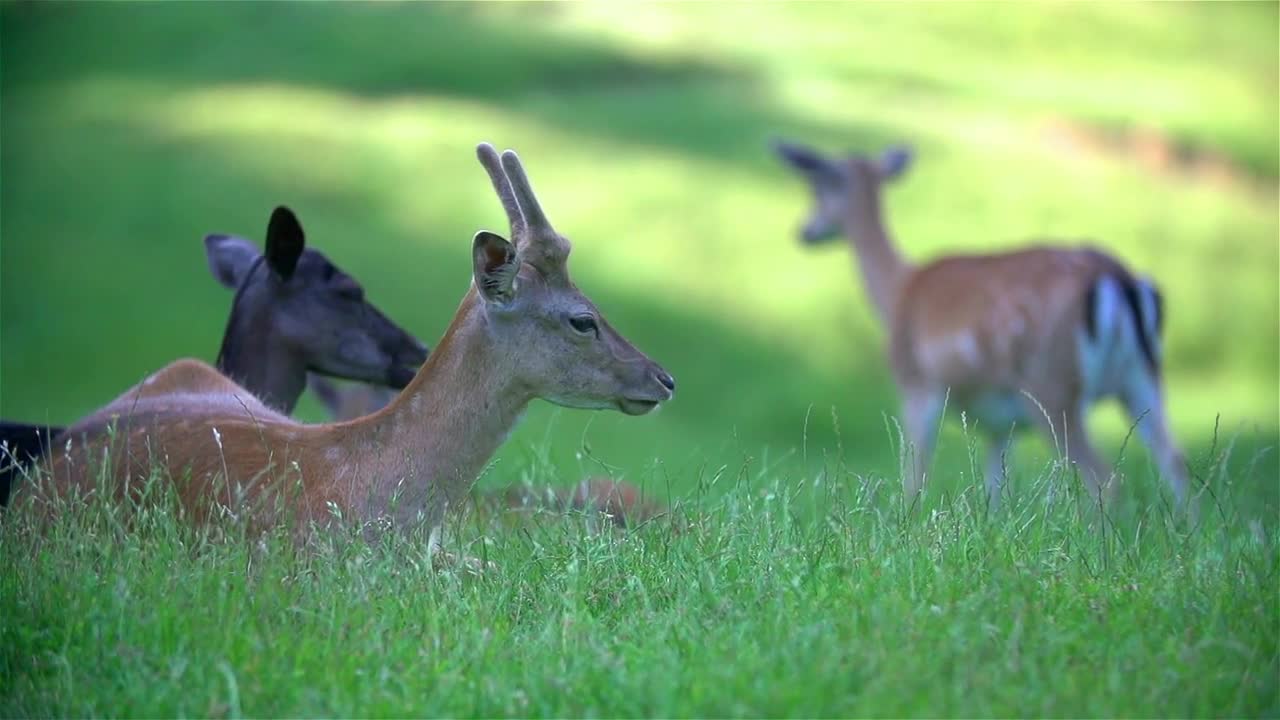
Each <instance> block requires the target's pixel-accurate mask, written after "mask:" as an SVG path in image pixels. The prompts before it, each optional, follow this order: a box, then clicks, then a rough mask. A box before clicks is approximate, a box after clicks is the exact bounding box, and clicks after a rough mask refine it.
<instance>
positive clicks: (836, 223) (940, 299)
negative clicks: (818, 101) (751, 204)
mask: <svg viewBox="0 0 1280 720" xmlns="http://www.w3.org/2000/svg"><path fill="white" fill-rule="evenodd" d="M775 149H776V151H777V152H778V154H779V155H780V156H781V157H782V159H783V160H785V161H786V162H787V163H788V164H789V165H790V166H791V167H792V168H793V169H794V170H796V171H797V172H798V173H799V174H800V175H801V176H802V177H803V178H804V179H805V180H806V181H807V182H808V184H809V187H810V189H811V190H812V192H813V195H814V199H815V209H814V211H813V213H812V215H811V216H810V217H809V219H808V221H807V222H806V223H805V225H804V226H803V229H802V230H801V233H800V236H801V239H802V240H803V241H804V242H805V243H807V244H818V243H821V242H824V241H828V240H831V239H833V238H835V237H838V236H839V235H840V234H842V233H843V234H844V235H845V237H847V238H848V240H849V242H850V244H851V245H852V247H853V252H854V254H855V255H856V256H857V263H858V267H859V269H860V270H861V274H862V278H863V282H864V283H865V285H866V289H867V292H868V294H869V295H870V297H871V302H872V304H873V305H874V307H875V309H876V313H877V315H878V316H879V318H880V320H881V322H883V323H884V325H885V326H886V328H887V330H888V333H889V362H890V365H891V368H892V371H893V376H894V379H895V381H896V382H897V384H898V387H899V390H900V392H901V395H902V414H903V420H904V426H905V432H906V437H907V440H908V441H910V443H911V444H912V445H913V446H914V452H904V459H905V462H904V467H903V483H904V486H905V491H906V496H907V500H908V502H910V501H911V500H913V499H914V497H915V496H916V494H917V493H918V492H919V490H920V488H921V487H922V485H923V483H924V481H925V474H926V473H925V468H926V466H927V463H928V460H929V458H930V456H931V455H932V453H933V446H934V442H935V436H936V433H937V429H938V424H939V420H940V419H941V417H940V416H941V414H942V412H943V409H944V405H948V404H949V405H951V406H953V407H956V408H959V409H961V410H963V411H964V412H965V413H966V414H967V416H968V417H970V418H973V419H974V420H976V421H977V423H978V427H979V429H980V431H981V432H982V433H983V434H985V436H986V438H987V460H986V473H985V474H986V486H987V491H988V494H989V496H990V498H991V500H992V502H998V501H999V499H1000V492H1001V486H1002V483H1003V478H1004V466H1003V454H1004V449H1005V447H1007V444H1008V443H1009V442H1010V441H1011V439H1012V433H1013V431H1014V430H1015V428H1019V427H1023V426H1026V425H1031V426H1035V427H1038V428H1040V429H1041V430H1042V431H1043V432H1044V433H1045V434H1046V435H1048V436H1050V438H1051V440H1055V441H1056V444H1057V446H1058V448H1059V450H1060V451H1061V452H1062V453H1063V454H1064V455H1065V456H1066V457H1067V458H1068V459H1069V460H1071V461H1074V462H1075V463H1077V464H1078V466H1080V469H1081V471H1082V472H1081V475H1082V477H1083V479H1084V481H1085V483H1086V486H1087V487H1088V489H1089V490H1090V491H1091V492H1092V493H1093V494H1094V496H1095V497H1097V498H1100V499H1101V498H1102V497H1105V494H1106V493H1108V492H1109V490H1110V487H1111V483H1110V479H1111V478H1110V467H1109V466H1108V464H1107V463H1105V462H1104V461H1103V460H1102V459H1101V458H1100V457H1099V456H1098V454H1097V452H1095V451H1094V449H1093V445H1092V443H1090V441H1089V438H1088V435H1087V434H1086V430H1085V415H1086V412H1087V411H1088V409H1089V407H1090V406H1091V405H1092V404H1093V403H1095V402H1096V401H1098V400H1100V399H1103V398H1107V397H1118V398H1119V399H1120V400H1121V402H1123V403H1124V406H1125V408H1126V409H1127V411H1128V412H1129V414H1130V416H1131V417H1132V418H1133V419H1134V420H1135V422H1137V423H1138V429H1139V432H1140V433H1141V436H1142V438H1143V439H1144V441H1145V442H1146V444H1147V445H1148V446H1149V447H1150V448H1151V450H1152V451H1153V454H1154V455H1155V458H1156V461H1157V463H1158V464H1159V466H1160V469H1161V472H1162V473H1163V474H1164V476H1165V478H1166V480H1167V482H1168V483H1169V486H1170V488H1171V489H1172V490H1173V493H1174V495H1175V496H1176V498H1177V500H1178V501H1179V503H1182V502H1183V501H1184V500H1186V496H1187V469H1186V464H1185V461H1184V459H1183V455H1182V452H1181V451H1180V450H1179V449H1178V447H1177V446H1176V445H1175V443H1174V441H1173V439H1172V438H1171V436H1170V433H1169V425H1168V419H1167V417H1166V414H1165V405H1164V398H1163V391H1162V388H1161V378H1160V355H1161V348H1160V329H1161V319H1162V318H1161V312H1162V308H1161V301H1160V295H1159V293H1158V292H1157V290H1156V288H1155V286H1154V285H1153V284H1152V283H1151V282H1149V281H1146V280H1140V279H1138V278H1135V277H1134V276H1133V275H1132V274H1130V272H1129V271H1128V270H1127V269H1126V268H1125V267H1124V266H1123V265H1122V264H1121V263H1120V262H1119V261H1118V260H1116V259H1115V258H1113V257H1111V256H1109V255H1107V254H1105V253H1103V252H1100V251H1098V250H1095V249H1093V248H1089V247H1080V248H1068V247H1053V246H1042V247H1033V248H1028V249H1024V250H1017V251H1013V252H1007V253H1000V254H991V255H971V256H959V255H955V256H949V257H943V258H939V259H937V260H934V261H932V262H929V263H926V264H923V265H913V264H911V263H910V262H908V261H907V260H905V259H904V258H903V257H902V256H901V255H900V254H899V252H898V250H897V248H896V247H895V245H894V243H893V240H892V238H891V236H890V234H889V231H888V229H887V228H886V226H885V222H884V218H883V209H882V204H881V200H880V193H881V186H882V185H883V184H884V183H885V182H886V181H889V180H891V179H893V178H895V177H897V176H899V175H900V174H902V172H903V171H904V170H905V169H906V167H907V165H908V164H909V162H910V159H911V155H910V152H909V151H908V150H907V149H905V148H892V149H890V150H888V151H886V152H884V153H883V154H882V155H881V156H879V157H866V156H862V155H850V156H847V157H843V158H835V159H833V158H828V157H824V156H823V155H822V154H820V153H819V152H817V151H816V150H813V149H811V148H807V147H803V146H801V145H797V144H794V143H788V142H778V143H776V146H775Z"/></svg>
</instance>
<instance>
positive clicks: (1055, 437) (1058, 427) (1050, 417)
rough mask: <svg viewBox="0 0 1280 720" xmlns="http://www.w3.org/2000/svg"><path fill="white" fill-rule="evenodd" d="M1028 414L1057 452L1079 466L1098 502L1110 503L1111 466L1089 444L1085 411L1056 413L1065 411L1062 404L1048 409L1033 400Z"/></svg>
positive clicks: (1079, 409)
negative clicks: (1108, 498)
mask: <svg viewBox="0 0 1280 720" xmlns="http://www.w3.org/2000/svg"><path fill="white" fill-rule="evenodd" d="M1028 403H1029V404H1028V406H1027V413H1028V415H1029V416H1030V417H1032V418H1034V419H1035V422H1036V424H1037V425H1038V426H1039V427H1040V431H1041V432H1042V433H1044V437H1045V440H1047V441H1048V442H1049V445H1050V446H1052V447H1053V448H1054V451H1055V452H1056V453H1057V454H1058V455H1059V456H1060V457H1061V458H1062V459H1064V460H1066V461H1067V462H1068V463H1073V464H1075V466H1076V468H1077V469H1078V470H1079V473H1080V479H1081V480H1082V481H1084V486H1085V488H1086V489H1087V490H1088V491H1089V494H1090V496H1091V497H1092V498H1093V500H1094V501H1095V502H1097V501H1099V500H1104V501H1105V499H1106V493H1107V491H1108V486H1109V485H1110V484H1111V482H1110V481H1111V466H1110V465H1108V464H1107V463H1106V462H1104V461H1103V460H1102V458H1101V457H1099V456H1098V453H1097V451H1095V450H1094V449H1093V443H1091V442H1090V441H1089V433H1088V430H1087V429H1086V428H1085V425H1084V416H1085V413H1084V408H1083V407H1079V408H1075V409H1069V410H1055V409H1050V408H1059V407H1062V405H1060V404H1059V403H1050V404H1049V405H1048V407H1046V406H1044V405H1041V404H1039V403H1036V402H1035V401H1034V400H1031V399H1029V400H1028Z"/></svg>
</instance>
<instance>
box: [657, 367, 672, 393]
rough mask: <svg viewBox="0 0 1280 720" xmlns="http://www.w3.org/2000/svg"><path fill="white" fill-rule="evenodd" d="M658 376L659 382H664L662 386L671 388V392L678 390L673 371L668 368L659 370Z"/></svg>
mask: <svg viewBox="0 0 1280 720" xmlns="http://www.w3.org/2000/svg"><path fill="white" fill-rule="evenodd" d="M657 376H658V382H660V383H662V387H664V388H666V389H668V390H670V391H671V392H675V391H676V379H675V378H673V377H671V373H669V372H667V371H666V370H659V371H658V372H657Z"/></svg>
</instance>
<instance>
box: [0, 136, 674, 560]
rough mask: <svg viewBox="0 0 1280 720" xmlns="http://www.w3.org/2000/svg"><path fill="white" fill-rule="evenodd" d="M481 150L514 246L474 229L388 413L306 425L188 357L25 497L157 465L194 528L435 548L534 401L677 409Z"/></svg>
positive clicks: (123, 401) (130, 486)
mask: <svg viewBox="0 0 1280 720" xmlns="http://www.w3.org/2000/svg"><path fill="white" fill-rule="evenodd" d="M477 154H478V156H479V158H480V161H481V164H482V165H483V166H484V168H485V169H486V171H487V172H488V174H489V177H490V180H491V181H492V183H493V187H494V189H495V191H496V192H497V194H498V197H499V199H500V200H501V201H502V205H503V207H504V209H505V210H506V213H507V217H508V220H509V222H510V225H511V235H512V239H513V240H514V245H513V244H512V243H509V242H508V241H507V240H506V239H504V238H502V237H501V236H499V235H496V234H494V233H491V232H479V233H477V234H476V236H475V238H474V240H473V245H472V260H473V279H474V282H473V285H472V287H471V288H470V290H469V291H468V292H467V293H466V295H465V296H464V297H463V299H462V302H461V304H460V305H459V307H458V310H457V312H456V314H455V316H454V319H453V321H452V323H451V324H450V325H449V328H448V330H447V331H446V332H445V334H444V337H443V338H442V339H441V341H440V343H439V344H438V345H437V346H436V348H435V350H434V351H433V352H432V353H431V354H430V356H429V357H428V358H427V361H426V362H425V363H424V364H423V365H422V367H421V369H419V370H418V372H417V374H416V376H415V377H414V378H413V380H412V381H411V382H410V383H409V385H408V386H407V387H406V388H405V390H404V391H403V392H401V393H400V394H399V395H398V396H397V397H396V398H395V399H394V400H393V401H392V402H391V403H390V404H389V405H387V406H386V407H385V408H383V409H382V410H380V411H378V412H376V413H374V414H372V415H368V416H365V417H361V418H359V419H356V420H352V421H348V422H338V423H328V424H321V425H304V424H301V423H297V422H295V421H293V420H291V419H289V418H288V417H287V416H285V415H283V414H281V413H279V412H277V411H275V410H273V409H271V408H270V407H268V406H267V405H265V404H264V403H262V402H261V401H259V400H258V399H257V398H254V397H253V396H252V395H249V394H247V393H245V392H244V391H243V390H242V389H240V388H239V386H237V385H236V384H235V383H234V382H232V381H231V380H229V379H227V378H226V377H225V376H223V375H221V374H220V373H218V372H217V371H216V370H215V369H214V368H212V367H210V366H208V365H206V364H204V363H201V362H199V361H195V360H179V361H177V362H175V363H173V364H172V365H170V366H168V367H166V368H165V369H164V370H161V371H160V372H159V373H157V374H156V375H155V376H153V377H152V378H149V379H148V380H146V381H144V383H143V384H144V385H145V384H147V383H157V382H165V383H168V382H170V380H171V379H173V378H177V379H178V381H177V382H175V383H174V384H173V386H174V387H176V388H177V389H176V390H175V391H174V392H171V393H167V394H162V395H152V396H145V397H141V398H138V397H136V396H135V393H134V392H133V391H132V390H131V391H129V392H126V393H125V394H124V395H122V396H121V397H120V398H119V399H118V400H117V401H116V402H113V403H111V404H110V405H108V406H106V407H104V408H102V409H101V410H99V411H97V412H95V413H93V414H92V415H90V416H89V417H87V418H85V419H83V420H81V421H79V422H77V423H76V424H74V425H73V426H72V427H70V428H69V429H68V431H67V432H66V436H67V437H68V438H69V439H70V441H71V446H69V447H67V448H65V449H64V448H57V449H56V450H55V454H54V457H52V458H51V459H50V460H49V461H47V463H46V468H47V470H48V473H47V475H48V482H46V483H43V484H42V485H41V486H40V487H38V488H34V489H31V490H30V495H31V497H30V501H31V502H32V503H34V504H36V505H37V506H39V508H43V509H45V510H46V511H49V510H52V509H53V503H52V502H51V500H52V499H53V498H54V497H55V496H63V495H66V494H69V493H71V492H73V491H79V492H80V493H85V492H88V491H90V490H92V488H93V487H94V486H95V475H94V474H93V472H92V471H91V467H92V463H93V462H94V461H103V460H105V465H106V467H107V468H108V469H109V470H110V474H111V477H113V478H114V479H115V480H116V486H117V488H118V489H117V490H116V492H117V493H120V494H121V495H123V494H126V493H130V492H134V491H135V488H136V487H137V485H138V483H139V480H140V479H141V478H146V477H148V476H149V475H150V474H151V473H152V471H153V469H156V470H159V471H160V472H161V475H162V480H163V481H166V482H172V483H173V485H174V488H175V490H176V491H177V495H178V498H179V500H180V502H181V504H182V507H183V509H184V512H185V513H186V517H188V518H189V519H190V520H191V521H193V522H196V523H199V522H202V521H204V520H206V519H208V518H209V517H210V515H211V513H213V512H215V511H217V510H218V508H219V506H225V507H227V508H228V509H229V510H230V511H231V512H232V513H235V514H236V515H237V516H238V517H241V518H243V519H244V521H245V522H246V523H248V524H249V525H250V527H253V528H266V527H270V526H273V525H275V524H277V523H279V522H281V521H288V522H290V523H291V526H292V527H293V528H294V529H295V531H296V532H299V533H302V534H306V532H307V531H308V530H309V529H310V528H312V527H315V526H316V525H323V524H325V523H327V522H328V521H329V520H330V519H332V518H333V516H334V515H335V514H338V515H341V516H342V517H343V518H345V519H350V520H355V521H357V522H366V523H367V522H368V521H382V520H385V521H389V522H390V523H391V524H393V525H397V526H400V527H405V526H409V525H413V524H416V523H422V524H425V526H426V527H427V528H429V529H430V531H431V536H432V538H433V539H434V538H438V537H439V530H440V527H441V525H442V523H443V521H444V518H445V514H446V511H447V509H448V508H449V507H450V506H451V505H454V506H456V505H457V504H458V503H459V501H460V500H461V499H462V498H463V496H464V495H465V494H466V493H467V492H469V491H470V489H471V486H472V484H473V483H474V481H475V479H476V477H477V476H478V474H479V472H480V470H481V469H482V468H483V466H484V465H485V463H487V462H488V460H489V458H490V457H491V456H492V455H493V453H494V451H495V450H496V449H497V448H498V446H499V445H501V443H502V442H503V441H504V440H505V438H506V436H507V434H508V433H509V432H510V431H511V429H512V428H513V427H514V426H515V424H516V422H517V421H518V420H519V418H520V416H521V414H522V413H523V411H524V409H525V407H526V406H527V405H528V404H529V403H530V402H532V401H533V400H534V399H535V398H544V399H547V400H549V401H551V402H555V403H557V404H560V405H565V406H569V407H578V408H588V409H617V410H621V411H622V412H624V413H627V414H631V415H641V414H645V413H647V412H649V411H651V410H653V409H654V408H656V407H657V406H658V404H659V403H661V402H664V401H666V400H668V399H670V398H671V397H672V393H673V391H674V388H675V381H674V380H673V379H672V378H671V376H670V375H669V374H668V373H667V372H666V371H665V370H663V369H662V368H661V367H660V366H658V365H657V364H656V363H654V362H653V361H651V360H650V359H649V358H647V357H645V356H644V355H643V354H642V353H640V352H639V351H638V350H636V349H635V348H634V347H633V346H632V345H631V344H630V343H628V342H627V341H626V340H625V339H624V338H623V337H622V336H621V335H619V334H618V333H617V332H615V331H614V330H613V329H612V328H611V327H609V325H608V324H607V323H606V322H605V321H604V318H603V317H601V315H600V314H599V311H598V310H597V309H596V308H595V306H594V305H592V303H591V302H590V300H588V299H587V298H586V297H585V296H584V295H583V294H582V293H581V292H580V291H578V289H577V288H576V287H575V286H574V285H573V283H572V282H571V281H570V279H569V274H568V268H567V266H566V262H567V260H568V255H569V243H568V241H567V240H566V239H565V238H564V237H562V236H561V235H559V234H558V233H557V232H556V231H555V230H554V229H553V228H552V226H551V224H550V223H549V222H548V220H547V218H546V215H545V214H544V213H543V211H542V208H541V206H540V205H539V203H538V200H537V198H536V196H535V195H534V193H533V190H532V188H531V186H530V185H529V181H528V179H527V177H526V176H525V172H524V170H523V168H522V166H521V164H520V160H519V158H518V157H517V156H516V154H515V153H514V152H512V151H510V150H508V151H506V152H505V153H503V155H502V156H501V158H499V156H498V154H497V153H496V152H495V151H494V149H493V148H492V146H489V145H487V144H482V145H481V146H479V148H478V149H477ZM191 388H198V390H192V389H191ZM30 487H31V486H29V485H23V486H22V488H24V489H26V488H30ZM24 494H25V493H19V499H20V500H25V498H23V497H22V495H24ZM366 526H369V525H366ZM435 546H436V543H435V542H434V541H433V543H432V549H433V550H434V549H435Z"/></svg>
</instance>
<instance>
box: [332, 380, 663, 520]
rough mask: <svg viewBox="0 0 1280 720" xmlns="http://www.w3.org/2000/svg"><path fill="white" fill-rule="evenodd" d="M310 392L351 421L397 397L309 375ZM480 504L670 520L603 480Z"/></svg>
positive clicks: (516, 489) (535, 489)
mask: <svg viewBox="0 0 1280 720" xmlns="http://www.w3.org/2000/svg"><path fill="white" fill-rule="evenodd" d="M307 387H308V388H309V389H310V390H311V392H312V393H313V394H314V395H315V396H316V397H317V398H318V399H319V400H320V403H321V404H322V405H323V406H324V407H325V409H326V410H327V411H328V413H329V416H330V417H332V418H333V419H334V420H351V419H354V418H358V417H360V416H362V415H368V414H370V413H373V412H377V411H378V410H380V409H382V408H383V407H384V406H385V405H387V403H389V402H391V400H392V398H394V397H395V392H393V391H391V390H389V389H387V388H385V387H379V386H376V385H368V384H362V383H348V384H346V385H342V386H340V385H338V384H336V383H334V382H332V381H330V380H329V379H328V378H325V377H321V376H319V375H311V376H309V377H308V378H307ZM476 499H477V501H478V502H479V503H480V504H481V505H483V506H488V507H498V506H500V507H505V508H506V509H508V510H514V511H531V510H539V509H550V510H558V511H569V512H578V513H590V514H592V515H599V516H602V517H603V518H604V519H605V520H606V521H608V522H609V523H610V524H612V525H613V527H615V528H618V529H622V528H627V527H631V526H635V525H639V524H642V523H645V522H647V521H649V520H652V519H655V518H658V517H661V516H663V515H666V514H667V512H668V510H667V508H665V507H664V506H662V505H661V504H659V503H656V502H652V501H648V500H646V499H645V498H644V493H643V492H642V491H641V489H640V488H637V487H636V486H635V485H633V484H631V483H628V482H624V481H621V480H614V479H613V478H610V477H606V476H603V475H597V476H592V477H588V478H585V479H583V480H581V481H579V482H578V483H576V484H574V485H571V486H567V487H554V486H531V485H523V484H520V485H515V486H513V487H510V488H507V489H506V490H505V491H504V492H502V493H483V494H480V493H478V494H477V495H476Z"/></svg>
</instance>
